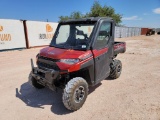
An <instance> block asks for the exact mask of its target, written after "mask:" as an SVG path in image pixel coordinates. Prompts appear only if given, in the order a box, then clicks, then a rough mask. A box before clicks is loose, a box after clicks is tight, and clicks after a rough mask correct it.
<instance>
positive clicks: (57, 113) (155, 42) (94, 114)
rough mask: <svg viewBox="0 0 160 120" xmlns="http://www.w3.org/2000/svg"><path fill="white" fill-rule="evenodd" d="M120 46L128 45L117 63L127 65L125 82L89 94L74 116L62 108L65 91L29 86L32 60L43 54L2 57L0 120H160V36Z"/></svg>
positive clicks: (20, 52) (129, 40) (108, 82)
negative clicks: (38, 88) (63, 92)
mask: <svg viewBox="0 0 160 120" xmlns="http://www.w3.org/2000/svg"><path fill="white" fill-rule="evenodd" d="M117 40H118V41H125V42H126V44H127V51H126V53H125V54H120V55H118V57H117V59H120V60H121V61H122V64H123V70H122V74H121V76H120V78H118V79H116V80H103V81H102V82H101V83H100V84H98V85H97V86H96V87H94V88H90V94H89V95H88V98H87V100H86V102H85V104H84V105H83V107H82V108H81V109H80V110H78V111H75V112H70V111H68V110H67V109H66V108H65V107H64V106H63V103H62V100H61V98H62V91H61V90H59V91H58V92H57V93H56V92H52V91H51V90H49V89H47V88H45V89H42V90H36V89H35V88H33V87H32V86H30V85H29V84H28V82H27V81H28V74H29V73H30V70H31V65H30V58H35V56H36V54H37V53H38V52H39V50H40V49H41V48H33V49H29V50H15V51H8V52H0V83H1V85H0V96H1V98H0V114H1V115H0V120H76V119H78V120H89V119H90V120H107V119H109V120H149V119H151V120H160V36H158V35H155V36H147V37H146V36H139V37H131V38H122V39H117ZM34 60H35V59H34Z"/></svg>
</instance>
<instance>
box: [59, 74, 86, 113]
mask: <svg viewBox="0 0 160 120" xmlns="http://www.w3.org/2000/svg"><path fill="white" fill-rule="evenodd" d="M87 95H88V84H87V82H86V80H84V79H83V78H81V77H76V78H73V79H71V80H70V81H69V82H68V83H67V85H66V87H65V89H64V93H63V96H62V99H63V104H64V106H65V107H66V108H67V109H69V110H72V111H76V110H78V109H80V108H81V107H82V105H83V104H84V102H85V100H86V98H87Z"/></svg>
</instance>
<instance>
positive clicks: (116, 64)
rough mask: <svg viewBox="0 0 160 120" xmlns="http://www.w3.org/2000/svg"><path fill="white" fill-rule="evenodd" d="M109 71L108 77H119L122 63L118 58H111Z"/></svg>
mask: <svg viewBox="0 0 160 120" xmlns="http://www.w3.org/2000/svg"><path fill="white" fill-rule="evenodd" d="M110 68H111V71H110V75H109V77H110V78H112V79H116V78H119V76H120V75H121V71H122V63H121V61H120V60H113V61H112V63H111V65H110Z"/></svg>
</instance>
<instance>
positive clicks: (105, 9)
mask: <svg viewBox="0 0 160 120" xmlns="http://www.w3.org/2000/svg"><path fill="white" fill-rule="evenodd" d="M84 17H112V18H113V19H114V20H115V22H116V23H117V24H119V23H121V19H122V15H121V14H118V13H115V10H114V8H113V7H111V6H107V5H104V6H102V5H100V3H99V2H98V1H95V2H94V3H93V6H92V7H91V9H90V12H88V13H86V14H85V15H82V14H81V12H72V13H71V15H70V16H60V17H59V18H60V20H68V19H79V18H84Z"/></svg>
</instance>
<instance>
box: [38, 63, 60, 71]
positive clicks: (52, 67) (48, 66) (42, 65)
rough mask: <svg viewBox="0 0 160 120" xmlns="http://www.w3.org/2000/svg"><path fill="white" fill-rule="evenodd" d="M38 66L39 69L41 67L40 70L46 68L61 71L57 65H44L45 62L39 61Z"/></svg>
mask: <svg viewBox="0 0 160 120" xmlns="http://www.w3.org/2000/svg"><path fill="white" fill-rule="evenodd" d="M37 65H38V67H39V68H40V69H45V68H47V69H54V70H59V68H58V66H57V65H56V64H54V65H50V64H47V63H43V62H40V61H38V62H37Z"/></svg>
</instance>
